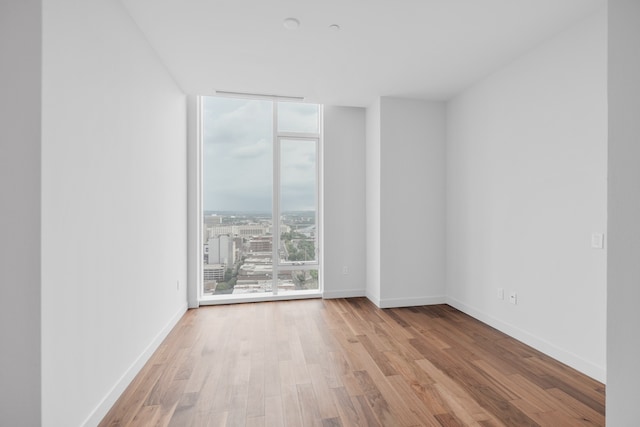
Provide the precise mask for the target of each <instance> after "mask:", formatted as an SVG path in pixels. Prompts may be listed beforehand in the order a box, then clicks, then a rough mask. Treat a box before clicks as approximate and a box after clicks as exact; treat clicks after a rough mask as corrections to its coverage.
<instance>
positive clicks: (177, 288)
mask: <svg viewBox="0 0 640 427" xmlns="http://www.w3.org/2000/svg"><path fill="white" fill-rule="evenodd" d="M179 290H180V280H176V291H179Z"/></svg>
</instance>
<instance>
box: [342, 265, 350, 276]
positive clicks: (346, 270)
mask: <svg viewBox="0 0 640 427" xmlns="http://www.w3.org/2000/svg"><path fill="white" fill-rule="evenodd" d="M342 274H344V275H345V276H346V275H347V274H349V267H347V266H346V265H345V266H343V267H342Z"/></svg>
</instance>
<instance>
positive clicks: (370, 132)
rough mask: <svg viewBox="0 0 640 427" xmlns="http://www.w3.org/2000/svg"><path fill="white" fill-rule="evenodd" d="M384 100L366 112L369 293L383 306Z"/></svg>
mask: <svg viewBox="0 0 640 427" xmlns="http://www.w3.org/2000/svg"><path fill="white" fill-rule="evenodd" d="M380 119H381V117H380V99H377V100H376V101H375V102H374V103H373V104H372V105H371V106H369V108H367V114H366V142H365V144H366V148H365V194H366V197H365V206H366V233H367V237H366V245H367V251H366V267H365V268H366V271H367V274H366V278H367V283H366V295H367V298H369V299H370V300H371V301H373V302H374V303H375V304H377V305H380V188H381V187H380V183H381V181H380V178H381V177H380V172H381V169H380V168H381V165H380V162H381V158H380V149H381V147H380Z"/></svg>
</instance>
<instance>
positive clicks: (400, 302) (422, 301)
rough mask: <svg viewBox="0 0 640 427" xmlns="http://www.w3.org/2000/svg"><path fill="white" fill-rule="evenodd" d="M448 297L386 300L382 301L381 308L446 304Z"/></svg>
mask: <svg viewBox="0 0 640 427" xmlns="http://www.w3.org/2000/svg"><path fill="white" fill-rule="evenodd" d="M445 302H446V297H444V296H435V297H411V298H384V299H381V300H380V306H379V307H380V308H394V307H415V306H419V305H435V304H444V303H445Z"/></svg>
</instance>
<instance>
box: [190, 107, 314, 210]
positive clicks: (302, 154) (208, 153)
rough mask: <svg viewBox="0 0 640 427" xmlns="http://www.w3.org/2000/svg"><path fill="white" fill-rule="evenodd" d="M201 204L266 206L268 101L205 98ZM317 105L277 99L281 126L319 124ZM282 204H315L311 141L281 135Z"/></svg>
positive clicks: (234, 207)
mask: <svg viewBox="0 0 640 427" xmlns="http://www.w3.org/2000/svg"><path fill="white" fill-rule="evenodd" d="M203 108H204V113H203V146H204V147H203V183H204V185H203V194H204V210H209V211H260V212H270V211H271V194H272V180H273V175H272V172H271V171H272V163H273V162H272V150H273V130H272V129H273V111H272V104H271V102H270V101H258V100H245V99H233V98H215V97H205V98H204V104H203ZM317 117H318V115H317V109H316V108H315V107H314V106H311V105H308V104H291V103H280V109H279V126H280V129H281V130H288V131H308V130H312V129H317V127H318V122H317V120H318V118H317ZM281 150H282V155H281V159H282V174H281V189H282V190H281V191H282V210H283V211H291V210H313V209H315V189H316V184H315V177H316V170H315V163H316V153H315V144H314V143H312V142H308V141H300V140H298V141H291V140H283V141H282V147H281Z"/></svg>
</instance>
